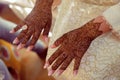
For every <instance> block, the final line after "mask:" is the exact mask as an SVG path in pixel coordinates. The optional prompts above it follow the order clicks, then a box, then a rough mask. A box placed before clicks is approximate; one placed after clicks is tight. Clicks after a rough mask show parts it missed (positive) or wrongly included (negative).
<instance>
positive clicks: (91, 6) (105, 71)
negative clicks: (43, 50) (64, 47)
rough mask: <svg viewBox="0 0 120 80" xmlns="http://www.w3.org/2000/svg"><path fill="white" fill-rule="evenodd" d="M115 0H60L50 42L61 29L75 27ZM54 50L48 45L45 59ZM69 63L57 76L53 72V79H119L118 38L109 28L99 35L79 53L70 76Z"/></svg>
mask: <svg viewBox="0 0 120 80" xmlns="http://www.w3.org/2000/svg"><path fill="white" fill-rule="evenodd" d="M84 1H85V2H84ZM119 1H120V0H62V3H61V5H60V6H59V12H58V16H57V19H56V22H55V26H54V28H53V35H52V38H51V40H50V45H51V44H52V43H53V42H54V41H55V40H56V39H57V38H59V37H60V36H61V35H63V34H64V33H66V32H68V31H71V30H73V29H76V28H79V27H80V26H81V25H83V24H85V23H86V22H88V21H89V20H91V19H93V18H95V17H96V16H98V15H101V14H102V13H103V11H105V10H106V9H108V8H109V7H110V6H113V5H115V4H117V3H118V2H119ZM119 29H120V27H119ZM54 51H55V49H49V51H48V55H47V59H48V58H49V56H50V55H51V54H53V52H54ZM73 65H74V62H72V63H71V64H70V66H69V67H68V68H67V70H66V71H65V72H64V73H63V74H62V75H61V76H59V77H58V76H56V75H55V74H54V75H53V76H54V77H55V78H56V80H120V74H119V72H120V40H119V39H118V38H117V37H115V36H114V35H113V34H112V33H111V32H109V33H106V34H104V35H101V36H99V37H98V38H96V39H95V40H94V41H93V42H92V43H91V46H90V47H89V49H88V50H87V52H86V53H85V55H84V56H83V58H82V61H81V65H80V68H79V73H78V75H77V76H73V72H72V71H73Z"/></svg>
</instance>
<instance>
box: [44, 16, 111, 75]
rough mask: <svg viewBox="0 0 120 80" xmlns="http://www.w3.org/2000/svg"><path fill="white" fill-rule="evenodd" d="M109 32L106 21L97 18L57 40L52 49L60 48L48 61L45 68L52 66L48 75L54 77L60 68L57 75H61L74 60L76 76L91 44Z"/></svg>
mask: <svg viewBox="0 0 120 80" xmlns="http://www.w3.org/2000/svg"><path fill="white" fill-rule="evenodd" d="M101 27H105V28H101ZM107 28H108V29H107ZM99 29H100V30H99ZM109 30H110V29H109V25H108V24H107V23H106V21H105V20H104V19H103V18H101V17H97V18H96V19H94V20H91V21H90V22H88V23H87V24H85V25H83V26H82V27H81V28H79V29H75V30H73V31H70V32H68V33H66V34H64V35H63V36H62V37H60V38H59V39H57V40H56V41H55V43H54V44H53V45H52V46H51V48H56V47H58V46H59V48H58V49H57V50H56V51H55V52H54V53H53V54H52V56H51V57H50V58H49V59H48V60H47V61H46V63H45V66H44V68H48V67H49V66H50V65H52V66H51V69H50V70H49V73H48V75H52V74H53V73H54V72H55V71H56V70H57V69H58V68H59V69H58V70H57V75H61V74H62V72H63V71H64V70H66V68H67V67H68V65H69V64H70V63H71V61H72V60H73V59H74V60H75V61H74V69H73V70H74V75H76V74H77V73H78V69H79V66H80V62H81V59H82V57H83V55H84V54H85V52H86V51H87V49H88V48H89V46H90V44H91V42H92V41H93V40H94V39H95V38H96V37H98V36H99V35H101V34H102V33H104V32H107V31H109ZM53 62H54V63H53Z"/></svg>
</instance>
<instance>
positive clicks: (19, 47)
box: [17, 43, 25, 50]
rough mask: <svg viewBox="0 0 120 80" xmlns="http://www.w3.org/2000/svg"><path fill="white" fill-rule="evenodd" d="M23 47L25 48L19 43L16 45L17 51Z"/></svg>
mask: <svg viewBox="0 0 120 80" xmlns="http://www.w3.org/2000/svg"><path fill="white" fill-rule="evenodd" d="M24 46H25V44H21V43H20V44H19V45H18V47H17V50H20V49H22V48H23V47H24Z"/></svg>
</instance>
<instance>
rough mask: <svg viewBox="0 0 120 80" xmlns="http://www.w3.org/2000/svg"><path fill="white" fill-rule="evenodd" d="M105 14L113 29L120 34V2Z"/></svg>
mask: <svg viewBox="0 0 120 80" xmlns="http://www.w3.org/2000/svg"><path fill="white" fill-rule="evenodd" d="M103 16H104V18H105V19H106V20H107V21H108V23H109V24H110V25H111V27H112V29H113V31H115V32H116V33H117V34H120V3H118V4H116V5H114V6H112V7H110V8H109V9H107V10H106V11H105V12H104V13H103ZM119 36H120V35H119Z"/></svg>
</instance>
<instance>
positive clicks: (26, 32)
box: [10, 0, 53, 50]
mask: <svg viewBox="0 0 120 80" xmlns="http://www.w3.org/2000/svg"><path fill="white" fill-rule="evenodd" d="M52 3H53V0H36V4H35V7H34V8H33V10H32V11H31V13H30V14H29V15H28V16H27V17H26V18H25V19H24V21H23V22H21V23H20V24H18V25H17V26H16V27H15V28H14V29H13V30H11V31H10V33H14V32H16V31H18V30H20V29H22V31H21V32H20V34H19V35H18V36H17V38H15V40H14V41H13V43H14V44H18V43H20V44H19V45H18V47H17V49H21V48H23V47H24V46H25V45H26V43H27V42H28V41H29V40H30V43H29V47H28V50H31V49H32V48H33V46H34V45H35V43H36V42H37V40H38V38H39V36H40V34H42V35H43V36H44V40H46V41H47V40H48V33H49V30H50V27H51V23H52V12H51V7H52Z"/></svg>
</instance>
